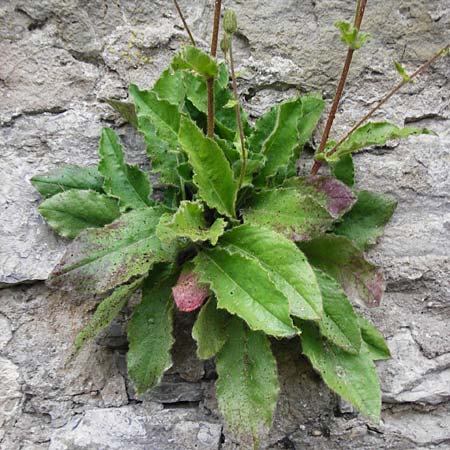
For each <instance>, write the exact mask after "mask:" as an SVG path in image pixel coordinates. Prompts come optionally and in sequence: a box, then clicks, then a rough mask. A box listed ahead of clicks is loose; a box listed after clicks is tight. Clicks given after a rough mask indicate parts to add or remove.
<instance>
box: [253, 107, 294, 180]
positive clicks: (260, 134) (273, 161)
mask: <svg viewBox="0 0 450 450" xmlns="http://www.w3.org/2000/svg"><path fill="white" fill-rule="evenodd" d="M301 112H302V100H301V98H297V99H295V100H290V101H287V102H284V103H281V104H280V105H277V106H275V107H274V108H272V110H271V111H269V113H267V115H264V116H263V117H262V118H260V119H259V120H258V121H257V123H256V124H255V133H254V135H253V136H252V137H250V139H249V149H250V152H255V153H261V154H263V155H264V156H265V157H266V159H267V160H266V164H265V166H264V167H263V168H262V169H261V172H260V173H259V175H258V176H257V177H256V178H255V181H254V184H255V186H263V185H266V184H267V183H268V180H269V179H270V178H272V177H274V176H275V175H276V174H277V172H278V171H279V170H280V169H281V168H283V167H286V166H287V165H288V163H289V161H290V160H291V158H292V157H293V154H294V151H295V149H296V148H297V147H298V146H299V142H298V130H297V122H298V120H299V117H300V116H301Z"/></svg>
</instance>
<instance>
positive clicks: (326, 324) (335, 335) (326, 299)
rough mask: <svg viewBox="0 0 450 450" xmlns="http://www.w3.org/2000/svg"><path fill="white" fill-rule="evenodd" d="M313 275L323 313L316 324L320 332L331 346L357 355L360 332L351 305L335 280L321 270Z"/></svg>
mask: <svg viewBox="0 0 450 450" xmlns="http://www.w3.org/2000/svg"><path fill="white" fill-rule="evenodd" d="M315 273H316V277H317V280H318V282H319V286H320V291H321V293H322V301H323V311H324V314H323V317H322V320H320V322H318V325H319V329H320V332H321V333H322V335H323V336H325V337H326V338H327V339H329V340H330V341H331V342H332V343H333V344H335V345H337V346H338V347H340V348H342V349H343V350H345V351H346V352H348V353H353V354H356V355H357V354H358V353H359V350H360V348H361V332H360V330H359V325H358V318H357V316H356V314H355V312H354V311H353V307H352V305H351V303H350V302H349V300H348V298H347V296H346V295H345V292H344V291H343V290H342V288H341V287H340V286H339V283H338V282H337V281H336V280H334V279H333V278H331V277H330V276H329V275H327V274H326V273H325V272H322V271H321V270H317V269H316V271H315Z"/></svg>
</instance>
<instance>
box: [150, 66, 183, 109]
mask: <svg viewBox="0 0 450 450" xmlns="http://www.w3.org/2000/svg"><path fill="white" fill-rule="evenodd" d="M152 91H153V92H154V93H155V94H156V95H157V96H158V98H159V99H160V100H166V101H167V102H169V103H170V104H171V105H175V106H177V107H178V108H179V109H181V107H182V106H183V104H184V97H185V95H186V92H185V89H184V85H183V73H182V72H178V71H173V70H172V69H171V68H170V67H169V68H168V69H166V70H165V71H164V72H163V73H162V74H161V76H160V77H159V78H158V80H157V81H156V83H155V84H154V86H153V88H152Z"/></svg>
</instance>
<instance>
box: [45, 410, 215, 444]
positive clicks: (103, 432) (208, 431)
mask: <svg viewBox="0 0 450 450" xmlns="http://www.w3.org/2000/svg"><path fill="white" fill-rule="evenodd" d="M194 417H195V414H192V410H189V409H188V410H183V409H177V410H172V411H171V410H163V409H160V408H158V407H152V408H151V409H150V410H149V409H144V408H142V407H139V406H127V407H122V408H115V409H96V410H88V411H86V412H85V414H84V415H83V417H81V418H80V417H77V418H75V419H74V420H73V421H72V422H70V423H68V424H67V426H66V427H64V428H62V429H60V430H58V431H56V432H55V433H54V434H53V436H52V437H51V443H50V447H49V450H75V449H77V450H83V449H85V450H91V449H93V448H95V449H96V450H113V449H114V450H116V449H117V450H122V449H123V448H127V449H129V450H185V449H186V450H190V449H192V450H193V449H199V450H215V449H217V450H218V449H219V443H220V436H221V426H220V425H218V424H213V423H208V422H197V421H194V420H192V419H194Z"/></svg>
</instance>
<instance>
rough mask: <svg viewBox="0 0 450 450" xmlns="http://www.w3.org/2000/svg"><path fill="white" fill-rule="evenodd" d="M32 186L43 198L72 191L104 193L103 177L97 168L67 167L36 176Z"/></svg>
mask: <svg viewBox="0 0 450 450" xmlns="http://www.w3.org/2000/svg"><path fill="white" fill-rule="evenodd" d="M30 181H31V184H32V185H33V186H34V187H35V188H36V189H37V190H38V191H39V193H40V194H41V195H42V196H43V197H51V196H52V195H55V194H58V193H59V192H65V191H68V190H70V189H81V190H92V191H97V192H103V181H104V179H103V177H102V175H101V174H100V173H99V172H98V170H97V168H96V167H91V166H88V167H82V166H75V165H66V166H62V167H59V168H57V169H53V170H50V171H49V172H46V173H43V174H40V175H35V176H34V177H33V178H31V180H30Z"/></svg>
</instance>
